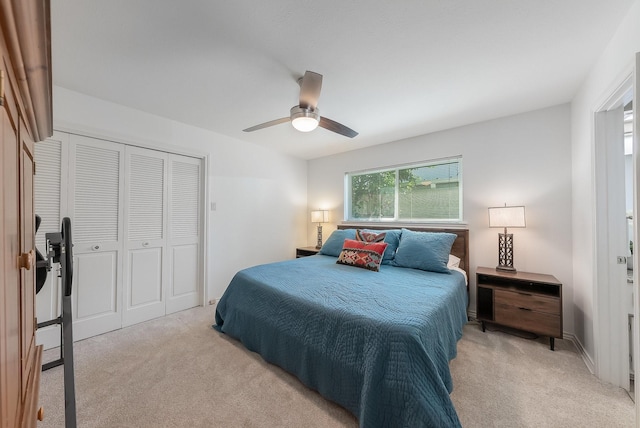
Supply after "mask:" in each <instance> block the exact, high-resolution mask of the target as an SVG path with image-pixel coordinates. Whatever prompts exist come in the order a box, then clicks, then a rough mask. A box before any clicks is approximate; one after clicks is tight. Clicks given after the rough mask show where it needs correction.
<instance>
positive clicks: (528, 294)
mask: <svg viewBox="0 0 640 428" xmlns="http://www.w3.org/2000/svg"><path fill="white" fill-rule="evenodd" d="M518 294H520V295H521V296H531V294H530V293H523V292H521V291H518Z"/></svg>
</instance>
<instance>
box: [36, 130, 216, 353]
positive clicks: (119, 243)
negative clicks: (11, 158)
mask: <svg viewBox="0 0 640 428" xmlns="http://www.w3.org/2000/svg"><path fill="white" fill-rule="evenodd" d="M35 159H36V164H37V165H38V168H37V171H36V177H35V207H36V212H37V213H38V214H40V215H41V217H42V218H43V221H42V224H41V227H40V229H39V230H38V234H37V237H36V239H37V244H38V246H39V248H44V247H40V245H42V246H44V238H43V237H44V234H45V233H47V232H50V231H51V230H50V228H51V227H55V226H54V225H57V224H59V221H60V218H61V217H64V216H68V217H70V218H71V220H72V225H73V239H74V267H75V271H74V288H73V290H74V291H73V298H72V300H73V328H74V339H75V340H80V339H83V338H87V337H91V336H95V335H97V334H101V333H105V332H107V331H111V330H115V329H119V328H121V327H126V326H129V325H132V324H136V323H139V322H142V321H146V320H149V319H153V318H157V317H160V316H163V315H166V314H169V313H173V312H176V311H180V310H184V309H187V308H191V307H194V306H197V305H199V304H202V290H203V284H202V282H203V277H204V275H203V268H204V267H203V262H202V260H201V258H202V254H203V251H202V245H203V243H204V239H203V237H202V230H203V227H202V217H203V216H202V214H201V210H202V207H203V204H202V198H203V192H202V190H203V185H202V182H203V168H202V159H201V158H194V157H190V156H184V155H178V154H173V153H167V152H163V151H158V150H152V149H148V148H141V147H136V146H133V145H128V144H124V143H120V142H113V141H107V140H103V139H97V138H92V137H87V136H82V135H76V134H73V133H66V132H57V131H56V132H54V135H53V136H52V137H51V138H50V139H48V140H47V141H45V142H44V143H42V144H40V145H38V146H37V147H36V151H35ZM45 217H46V218H45ZM52 276H54V275H52ZM59 292H60V291H59V284H58V281H57V278H55V276H54V278H52V279H50V280H49V282H48V283H47V284H46V285H45V286H44V287H43V289H42V291H41V292H40V293H39V294H38V297H37V302H36V307H37V312H38V319H43V320H44V319H50V318H54V317H55V316H57V312H58V311H59V307H58V305H57V302H58V301H59ZM38 340H39V342H40V343H43V344H44V345H45V347H46V348H49V347H52V346H57V345H58V342H59V337H58V336H56V335H54V332H52V331H48V330H47V329H42V330H39V331H38Z"/></svg>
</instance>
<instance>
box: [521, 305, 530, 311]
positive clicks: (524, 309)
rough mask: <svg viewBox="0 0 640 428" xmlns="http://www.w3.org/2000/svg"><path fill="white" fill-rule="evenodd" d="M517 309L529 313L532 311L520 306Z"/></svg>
mask: <svg viewBox="0 0 640 428" xmlns="http://www.w3.org/2000/svg"><path fill="white" fill-rule="evenodd" d="M518 309H520V310H523V311H531V310H532V309H529V308H523V307H521V306H519V307H518Z"/></svg>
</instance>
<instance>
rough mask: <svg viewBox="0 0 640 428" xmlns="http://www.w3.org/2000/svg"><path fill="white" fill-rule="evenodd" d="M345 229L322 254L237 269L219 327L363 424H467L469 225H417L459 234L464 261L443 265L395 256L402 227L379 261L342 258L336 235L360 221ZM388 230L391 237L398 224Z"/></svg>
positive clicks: (455, 250)
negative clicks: (458, 362) (461, 383)
mask: <svg viewBox="0 0 640 428" xmlns="http://www.w3.org/2000/svg"><path fill="white" fill-rule="evenodd" d="M363 227H364V226H363ZM339 229H340V230H338V231H336V232H334V234H337V235H339V236H338V238H337V239H334V240H333V241H331V240H332V238H333V237H334V234H332V236H331V237H330V238H329V239H327V242H325V245H324V246H323V249H322V250H321V252H320V254H318V255H315V256H311V257H304V258H298V259H294V260H287V261H283V262H277V263H271V264H266V265H260V266H254V267H251V268H248V269H244V270H242V271H240V272H238V273H237V274H236V275H235V277H234V278H233V279H232V281H231V283H230V284H229V286H228V288H227V290H226V291H225V293H224V295H223V297H222V298H221V299H220V302H219V303H218V306H217V308H216V314H215V321H216V324H215V325H214V328H215V329H216V330H218V331H220V332H222V333H225V334H227V335H229V336H231V337H233V338H236V339H238V340H239V341H241V342H242V343H243V344H244V346H245V347H246V348H247V349H249V350H251V351H254V352H257V353H259V354H260V355H261V356H262V358H264V360H266V361H267V362H269V363H272V364H275V365H277V366H279V367H281V368H283V369H285V370H286V371H288V372H290V373H292V374H294V375H295V376H297V377H298V378H299V379H300V380H301V381H302V382H303V383H304V384H305V385H307V386H309V387H310V388H313V389H315V390H317V391H318V392H319V393H320V394H322V395H323V396H324V397H326V398H327V399H329V400H331V401H334V402H336V403H338V404H340V405H341V406H343V407H345V408H346V409H347V410H349V411H350V412H351V413H353V414H354V415H355V416H356V417H357V418H358V422H359V425H360V426H361V427H396V426H406V427H456V426H460V422H459V420H458V417H457V414H456V411H455V409H454V407H453V404H452V402H451V399H450V397H449V394H450V393H451V391H452V389H453V385H452V379H451V374H450V371H449V361H450V360H451V359H453V358H454V357H455V356H456V346H457V341H458V340H459V339H460V338H461V337H462V327H463V325H464V324H465V323H466V322H467V314H466V309H467V305H468V285H467V281H466V278H467V275H468V266H469V255H468V248H469V244H468V236H469V235H468V230H466V229H465V230H461V229H446V230H445V229H424V228H410V229H411V233H413V234H417V233H418V232H424V231H427V232H436V233H441V232H442V233H443V236H444V234H454V235H455V237H454V238H451V239H455V241H454V242H453V244H452V246H451V250H450V253H451V254H453V255H454V256H457V257H458V259H459V261H458V263H459V266H458V267H451V266H447V272H442V273H441V272H432V271H427V270H422V269H415V268H407V267H401V266H396V265H394V264H395V258H397V259H398V260H400V254H402V253H403V252H404V249H403V246H402V245H403V242H402V237H403V235H402V234H400V241H401V242H400V243H399V244H398V247H397V248H396V249H397V254H396V257H395V258H394V254H388V253H387V252H386V250H385V253H384V255H385V256H386V259H385V258H383V259H382V261H381V264H380V266H379V271H374V270H368V269H360V268H357V267H353V266H350V265H345V264H339V263H336V261H337V260H338V259H340V258H341V257H339V258H336V256H335V255H332V254H327V252H329V253H330V251H329V250H330V248H329V247H330V245H329V244H331V243H332V242H333V244H335V243H336V242H340V240H341V238H342V236H346V235H349V234H350V233H351V231H352V230H356V228H355V227H354V226H340V227H339ZM368 229H372V228H371V227H368ZM386 230H387V238H385V241H384V242H386V240H387V239H389V234H394V233H396V234H397V233H399V231H396V232H389V230H390V229H389V228H386ZM405 231H407V232H405ZM377 232H378V231H375V230H371V233H377ZM402 232H403V233H404V236H405V237H406V240H407V242H408V239H409V238H408V237H409V231H408V229H402ZM344 234H346V235H344ZM416 236H418V235H416ZM419 236H420V237H423V236H426V235H424V234H421V235H419ZM429 236H435V234H431V235H429ZM346 242H347V241H345V247H346ZM349 242H350V241H349ZM405 247H406V246H405ZM325 248H327V250H326V251H325ZM387 248H389V247H387ZM406 248H408V247H406ZM401 249H402V251H400V250H401ZM334 250H335V249H334ZM323 252H324V254H323ZM404 254H407V253H406V252H404ZM341 256H342V253H341ZM449 267H451V270H449Z"/></svg>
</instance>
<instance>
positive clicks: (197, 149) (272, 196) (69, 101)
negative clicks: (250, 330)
mask: <svg viewBox="0 0 640 428" xmlns="http://www.w3.org/2000/svg"><path fill="white" fill-rule="evenodd" d="M53 99H54V108H53V111H54V118H53V119H54V120H53V122H54V128H56V129H61V130H65V131H76V132H79V133H85V134H87V135H90V136H95V137H102V138H107V139H115V140H116V141H120V142H127V143H130V144H134V145H144V146H147V147H155V148H159V149H164V150H169V151H171V150H173V151H177V152H178V153H185V154H194V155H200V156H207V157H208V175H209V177H208V200H209V202H215V203H216V210H215V211H211V210H208V211H207V212H208V218H207V222H208V239H209V245H208V248H207V253H208V254H207V260H206V261H205V263H206V265H207V269H208V278H207V283H206V286H207V291H208V293H207V298H208V299H211V298H216V299H217V298H220V297H221V296H222V293H223V292H224V290H225V289H226V287H227V285H228V283H229V281H230V280H231V278H232V277H233V275H234V274H235V273H236V272H237V271H238V270H239V269H242V268H244V267H247V266H251V265H255V264H260V263H268V262H272V261H277V260H283V259H287V258H293V257H294V256H295V248H296V246H300V245H304V244H305V242H304V237H305V236H306V232H307V223H308V222H307V198H306V192H307V162H306V161H304V160H300V159H296V158H293V157H289V156H285V155H281V154H278V153H276V152H274V151H272V150H269V149H265V148H262V147H260V146H257V145H254V144H250V143H246V142H243V141H239V140H235V139H232V138H229V137H226V136H223V135H220V134H216V133H213V132H210V131H207V130H204V129H200V128H196V127H193V126H189V125H185V124H182V123H179V122H176V121H172V120H168V119H165V118H162V117H159V116H154V115H151V114H148V113H144V112H141V111H139V110H134V109H130V108H127V107H123V106H120V105H117V104H114V103H110V102H107V101H103V100H100V99H97V98H93V97H89V96H86V95H83V94H79V93H77V92H73V91H70V90H68V89H65V88H61V87H54V94H53Z"/></svg>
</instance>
